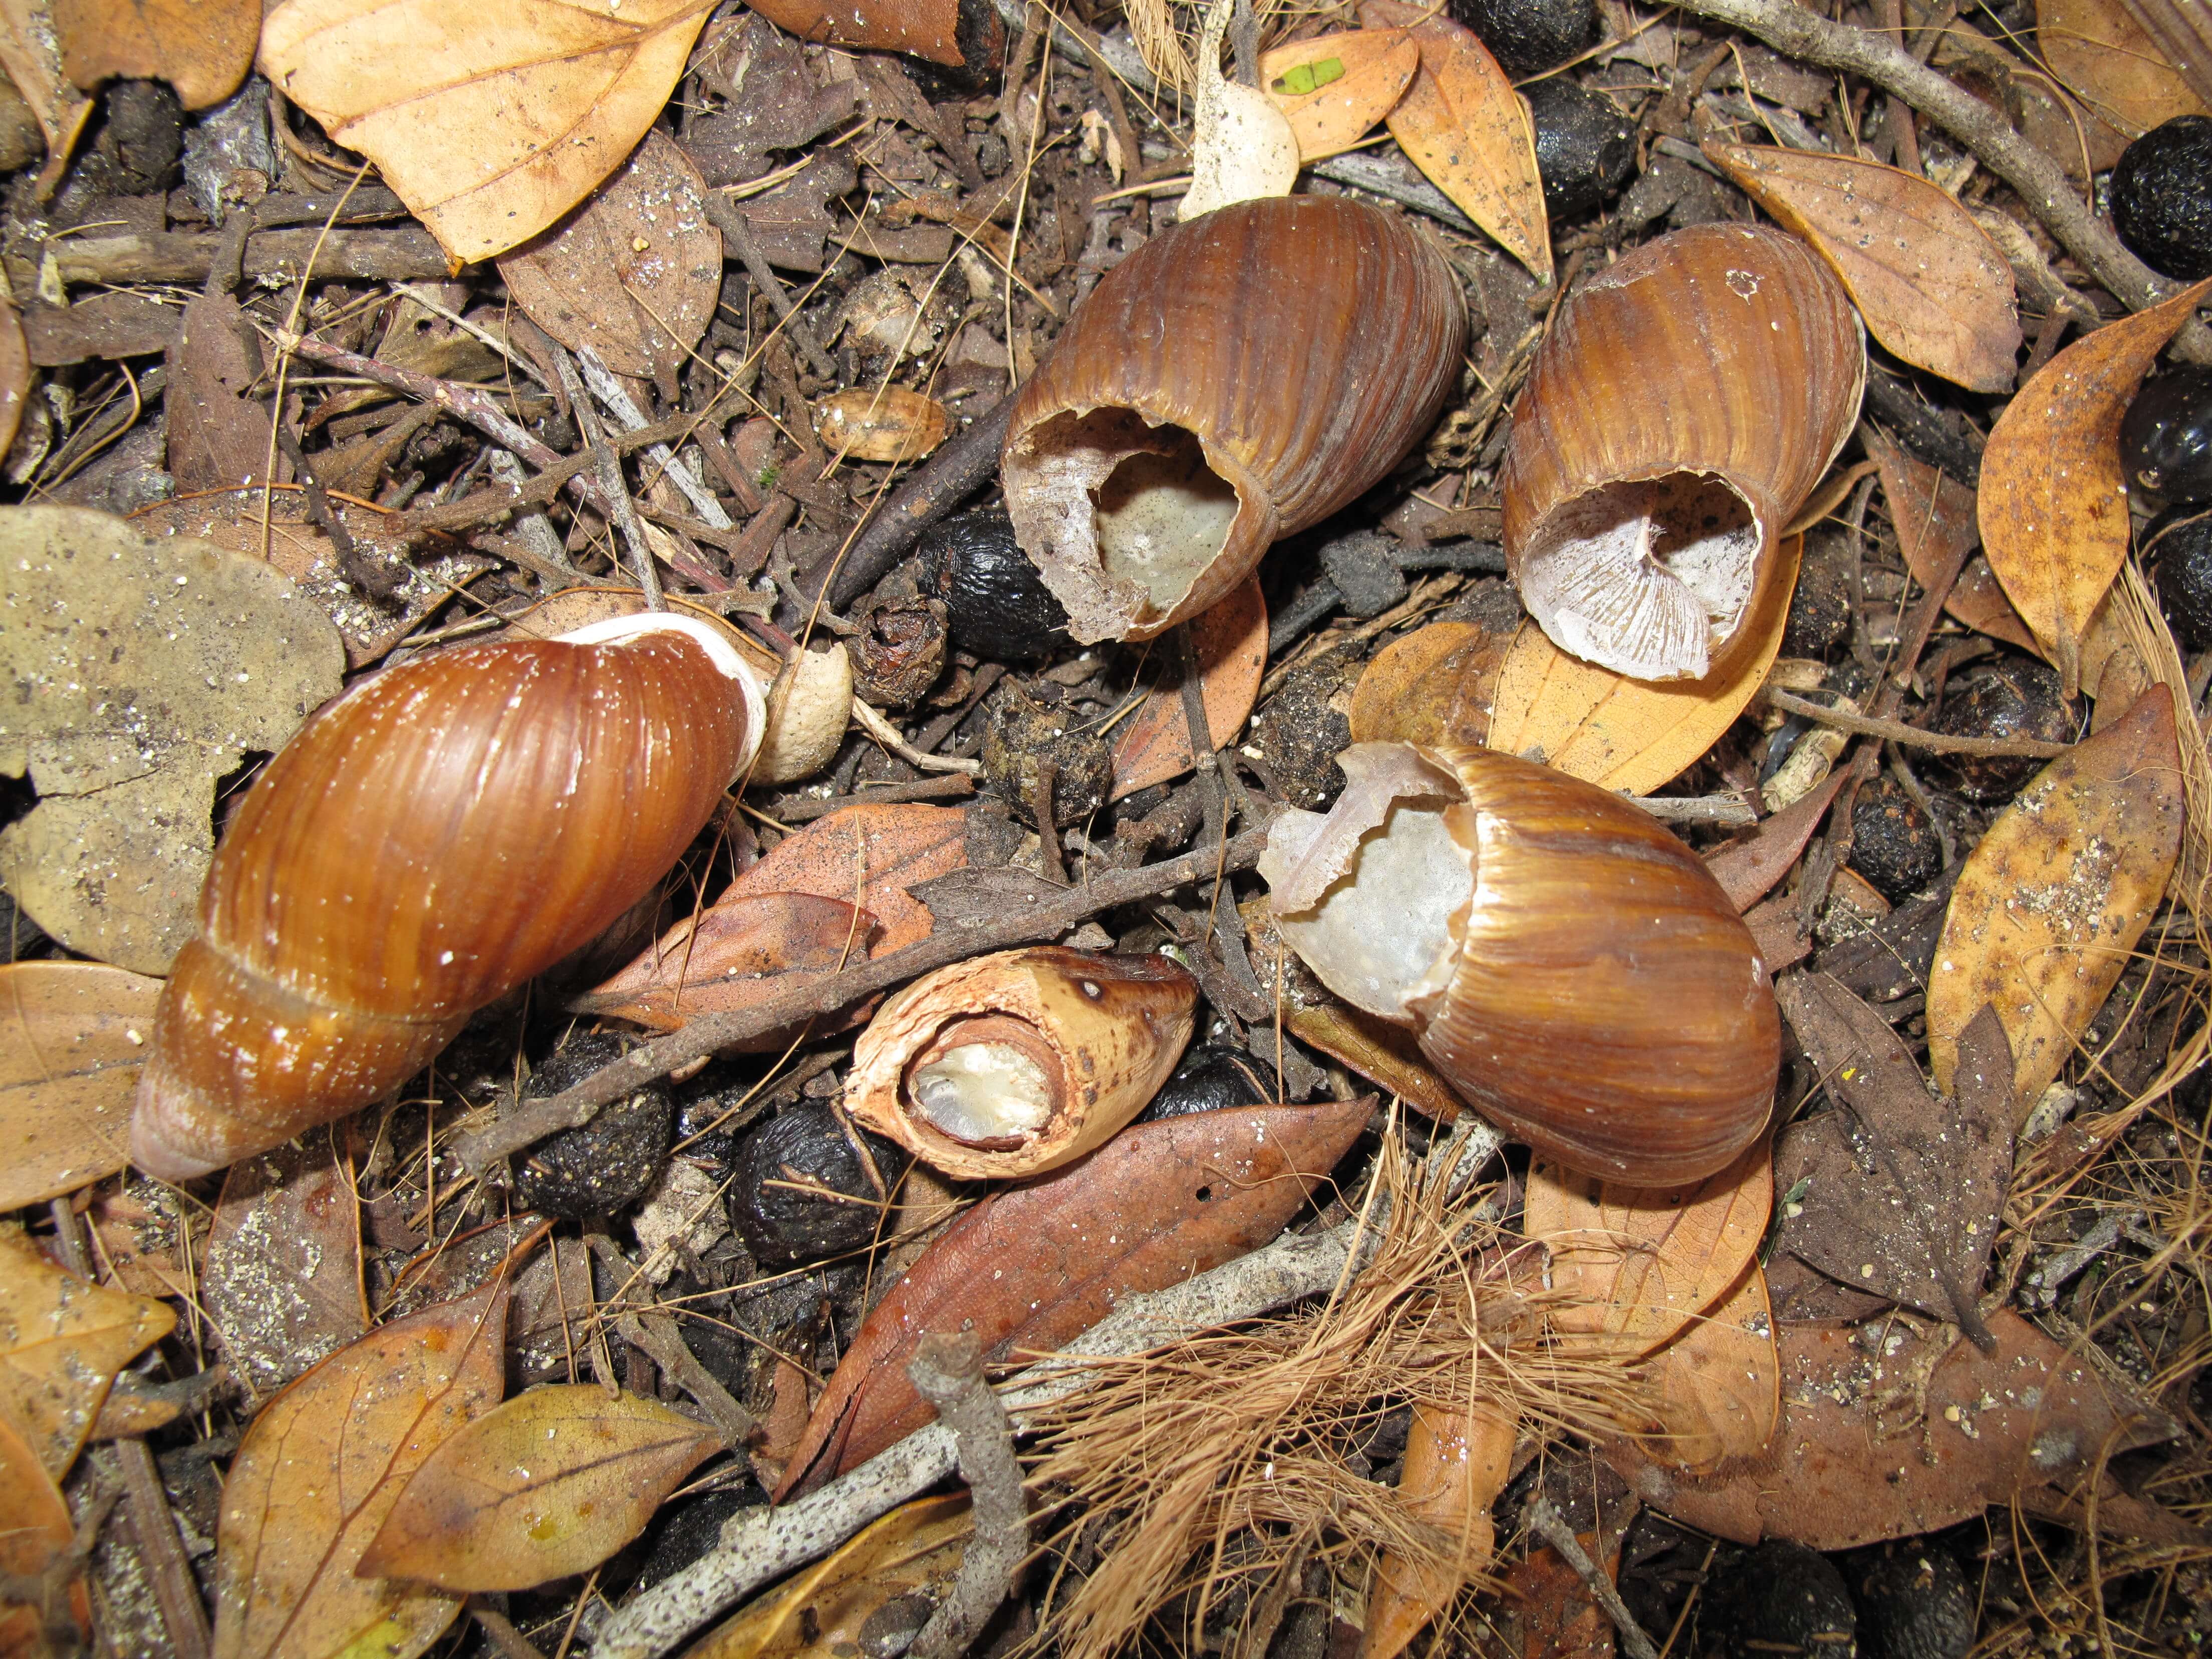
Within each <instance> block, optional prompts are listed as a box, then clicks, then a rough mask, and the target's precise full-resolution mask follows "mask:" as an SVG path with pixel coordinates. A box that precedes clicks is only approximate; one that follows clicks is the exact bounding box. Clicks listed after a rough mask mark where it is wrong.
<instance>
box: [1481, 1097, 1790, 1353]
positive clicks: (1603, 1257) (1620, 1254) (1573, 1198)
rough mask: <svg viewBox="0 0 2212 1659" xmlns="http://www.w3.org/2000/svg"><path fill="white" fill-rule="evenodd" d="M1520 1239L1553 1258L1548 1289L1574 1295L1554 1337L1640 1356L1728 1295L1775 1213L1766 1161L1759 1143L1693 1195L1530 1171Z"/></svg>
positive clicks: (1550, 1170)
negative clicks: (1537, 1241) (1574, 1300)
mask: <svg viewBox="0 0 2212 1659" xmlns="http://www.w3.org/2000/svg"><path fill="white" fill-rule="evenodd" d="M1524 1204H1525V1213H1524V1218H1523V1220H1522V1224H1521V1229H1522V1231H1523V1232H1524V1233H1526V1234H1527V1235H1528V1237H1530V1238H1534V1239H1540V1240H1541V1241H1542V1242H1543V1243H1544V1245H1545V1247H1546V1249H1547V1250H1548V1251H1549V1252H1550V1255H1551V1263H1552V1284H1553V1287H1554V1288H1556V1289H1558V1290H1561V1291H1565V1292H1567V1293H1568V1294H1569V1295H1571V1296H1575V1297H1582V1298H1583V1300H1582V1301H1580V1302H1579V1303H1572V1302H1571V1303H1568V1304H1565V1305H1563V1306H1561V1307H1560V1308H1559V1309H1558V1310H1555V1311H1554V1312H1553V1316H1552V1322H1553V1325H1554V1326H1555V1327H1556V1328H1558V1329H1559V1330H1560V1331H1563V1332H1565V1333H1568V1334H1571V1335H1572V1336H1577V1337H1585V1336H1586V1337H1591V1338H1596V1339H1600V1340H1599V1341H1598V1342H1597V1343H1595V1345H1585V1344H1581V1343H1577V1344H1576V1345H1575V1346H1578V1347H1579V1346H1598V1347H1599V1348H1600V1349H1601V1351H1603V1352H1615V1353H1619V1354H1620V1356H1621V1357H1622V1358H1642V1357H1643V1356H1644V1355H1645V1354H1648V1353H1650V1352H1651V1351H1652V1350H1653V1349H1655V1348H1658V1347H1660V1346H1663V1345H1664V1344H1666V1343H1668V1342H1670V1341H1672V1340H1674V1337H1675V1336H1676V1334H1678V1333H1680V1331H1681V1330H1682V1328H1683V1327H1684V1326H1685V1325H1686V1324H1687V1323H1688V1322H1690V1321H1691V1320H1692V1319H1693V1318H1695V1317H1696V1316H1698V1315H1699V1314H1702V1313H1704V1312H1705V1311H1706V1310H1708V1309H1711V1308H1712V1307H1713V1306H1714V1305H1715V1304H1717V1303H1718V1302H1719V1301H1720V1300H1721V1299H1722V1298H1723V1297H1725V1296H1727V1295H1728V1294H1729V1292H1730V1291H1732V1290H1734V1289H1735V1287H1736V1286H1737V1285H1738V1283H1739V1281H1740V1280H1741V1279H1742V1277H1743V1270H1744V1268H1745V1267H1747V1266H1748V1265H1750V1262H1751V1260H1752V1258H1753V1256H1754V1255H1757V1254H1758V1251H1759V1239H1760V1238H1761V1237H1763V1236H1764V1235H1765V1231H1766V1221H1767V1218H1768V1216H1769V1215H1770V1214H1771V1213H1772V1212H1773V1208H1774V1161H1773V1158H1772V1157H1771V1155H1770V1153H1769V1151H1768V1148H1767V1144H1766V1142H1765V1140H1764V1139H1761V1140H1759V1142H1758V1143H1757V1144H1755V1145H1754V1146H1751V1147H1750V1148H1748V1149H1747V1151H1746V1152H1744V1154H1743V1156H1742V1157H1741V1158H1738V1159H1737V1160H1736V1161H1735V1163H1734V1164H1730V1165H1729V1167H1728V1168H1727V1169H1725V1170H1722V1171H1721V1172H1720V1173H1719V1174H1718V1175H1717V1176H1711V1177H1710V1178H1708V1179H1707V1180H1705V1181H1703V1182H1699V1183H1698V1184H1697V1185H1696V1186H1693V1187H1645V1188H1632V1187H1619V1186H1614V1185H1613V1184H1611V1183H1609V1182H1602V1181H1600V1180H1598V1179H1596V1178H1595V1176H1584V1175H1577V1174H1576V1173H1574V1172H1573V1171H1572V1170H1561V1169H1557V1168H1554V1167H1553V1166H1552V1165H1550V1164H1535V1165H1533V1166H1532V1167H1531V1168H1530V1170H1529V1171H1528V1193H1527V1196H1526V1198H1525V1200H1524Z"/></svg>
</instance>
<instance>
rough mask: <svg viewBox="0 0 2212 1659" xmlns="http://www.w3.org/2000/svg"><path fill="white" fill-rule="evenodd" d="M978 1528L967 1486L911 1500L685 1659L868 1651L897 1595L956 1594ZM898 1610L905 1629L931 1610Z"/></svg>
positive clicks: (933, 1597) (935, 1598)
mask: <svg viewBox="0 0 2212 1659" xmlns="http://www.w3.org/2000/svg"><path fill="white" fill-rule="evenodd" d="M974 1533H975V1522H973V1521H971V1520H969V1516H968V1494H967V1493H966V1492H947V1493H945V1495H944V1496H942V1497H939V1498H919V1499H917V1500H916V1501H915V1502H914V1503H911V1504H903V1505H902V1506H901V1507H900V1508H898V1509H895V1510H892V1511H891V1512H890V1514H889V1515H886V1516H884V1517H883V1518H882V1519H881V1520H878V1521H876V1522H872V1523H871V1524H870V1525H869V1526H868V1527H866V1528H865V1529H863V1530H862V1531H860V1533H858V1534H855V1535H854V1537H853V1538H851V1539H850V1540H848V1541H847V1542H846V1543H845V1545H844V1546H843V1547H842V1548H840V1549H839V1550H837V1551H836V1553H834V1554H832V1555H830V1556H829V1557H827V1558H826V1559H823V1560H820V1561H817V1562H816V1563H814V1565H811V1566H810V1567H807V1568H805V1569H804V1570H803V1571H800V1572H799V1573H797V1574H796V1575H794V1576H793V1578H792V1579H791V1581H790V1582H789V1583H785V1584H782V1585H779V1586H778V1587H777V1588H776V1589H773V1590H771V1591H769V1593H768V1594H767V1595H763V1596H762V1597H761V1598H760V1600H758V1601H755V1602H754V1603H753V1604H752V1605H751V1606H750V1607H746V1608H745V1609H744V1610H743V1611H742V1612H740V1613H737V1614H736V1615H735V1616H734V1617H732V1618H731V1619H730V1620H727V1621H726V1622H725V1623H723V1624H721V1625H718V1626H715V1628H714V1629H713V1630H711V1631H709V1632H708V1633H707V1634H706V1635H705V1636H704V1637H702V1638H700V1640H699V1641H698V1642H697V1643H696V1644H694V1645H693V1646H692V1647H691V1648H690V1650H688V1651H687V1652H686V1653H685V1654H684V1659H798V1656H800V1655H802V1654H811V1655H834V1654H844V1653H865V1652H866V1651H867V1650H868V1643H869V1641H870V1640H872V1632H875V1631H877V1630H878V1629H879V1628H880V1627H881V1626H882V1625H883V1624H884V1623H886V1622H888V1620H878V1618H877V1617H876V1615H877V1614H878V1613H882V1612H883V1611H884V1609H885V1608H886V1607H888V1606H889V1605H890V1603H892V1602H895V1601H903V1600H904V1598H905V1597H908V1596H915V1597H916V1598H918V1599H919V1600H921V1601H926V1602H929V1603H935V1602H939V1601H943V1600H944V1599H945V1596H946V1595H949V1594H950V1593H951V1586H952V1580H953V1579H954V1578H955V1577H957V1575H958V1573H959V1571H960V1562H961V1559H962V1557H963V1556H964V1555H965V1554H966V1553H967V1549H968V1540H969V1537H970V1536H972V1535H973V1534H974ZM896 1616H897V1617H898V1618H899V1619H900V1620H902V1627H903V1626H904V1625H905V1624H910V1623H915V1622H918V1621H919V1620H920V1618H921V1617H922V1616H924V1615H923V1614H922V1613H921V1610H920V1609H915V1611H912V1612H909V1611H908V1610H906V1609H905V1608H903V1607H902V1608H901V1609H900V1610H899V1611H898V1613H897V1614H896Z"/></svg>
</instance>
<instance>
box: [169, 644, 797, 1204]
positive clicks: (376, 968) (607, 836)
mask: <svg viewBox="0 0 2212 1659" xmlns="http://www.w3.org/2000/svg"><path fill="white" fill-rule="evenodd" d="M762 716H763V700H762V696H761V688H760V686H759V684H758V682H757V679H756V678H754V675H753V671H751V670H750V668H749V667H747V666H746V665H744V663H743V661H742V659H740V658H739V657H738V654H737V653H736V652H735V651H734V650H732V647H731V646H730V643H729V641H728V640H727V639H726V637H725V636H724V635H720V633H719V632H718V631H717V630H716V629H714V626H713V625H712V624H711V623H706V622H704V621H702V620H699V619H697V618H694V617H684V616H669V615H666V614H665V613H653V614H650V615H644V616H634V617H617V618H615V619H613V620H611V621H610V622H606V623H594V624H593V625H592V626H591V627H589V628H586V629H579V630H578V631H577V632H576V633H574V634H571V635H566V636H564V637H563V638H561V639H557V640H511V641H499V642H495V643H492V644H487V645H478V646H469V647H461V648H459V649H456V650H453V651H448V652H446V653H441V654H440V655H437V656H433V657H426V658H422V659H417V660H416V661H413V662H410V663H406V664H404V665H401V666H398V667H396V668H390V669H386V671H383V672H381V673H379V674H376V675H374V676H373V677H371V678H368V679H365V680H363V681H362V682H361V683H360V684H357V685H356V686H355V687H354V688H353V689H352V690H349V691H348V692H347V693H346V694H345V695H344V696H341V697H339V698H338V699H337V700H336V701H335V702H331V703H330V704H328V705H327V706H326V707H325V708H323V709H322V710H321V712H319V714H316V716H315V717H314V718H313V720H310V721H309V722H308V724H307V726H305V727H303V728H302V729H301V732H299V734H298V735H297V736H295V738H293V739H292V741H291V742H290V743H289V744H286V745H285V747H284V749H283V751H282V752H281V753H279V754H278V755H277V757H276V759H274V760H273V761H271V762H270V763H269V766H268V768H267V769H266V770H265V771H264V772H263V773H262V775H261V776H260V777H259V778H258V780H256V781H255V783H254V785H253V787H252V790H251V791H249V792H248V793H247V795H246V799H245V802H244V803H243V804H242V805H240V808H239V811H238V814H237V817H236V818H235V819H234V821H233V823H232V824H231V826H230V829H229V831H228V834H226V835H225V836H224V837H223V840H222V845H221V846H220V847H219V848H216V855H215V861H214V865H213V866H212V868H211V869H210V871H209V873H208V878H207V883H206V885H205V886H204V888H203V889H202V890H201V894H200V913H199V921H200V931H199V936H198V937H197V939H193V940H192V941H191V943H190V944H188V945H185V948H184V951H182V952H181V953H180V954H179V956H178V957H177V961H176V965H175V967H174V969H173V970H172V972H171V975H170V978H169V981H168V983H167V986H166V987H164V988H163V990H162V994H161V1003H160V1006H159V1008H158V1010H157V1012H156V1013H155V1029H154V1042H153V1048H152V1052H151V1054H150V1055H149V1059H148V1060H147V1063H146V1066H145V1070H144V1072H143V1073H142V1074H141V1077H140V1079H139V1084H138V1093H137V1103H136V1108H135V1110H134V1113H133V1115H132V1118H131V1158H132V1161H133V1162H135V1163H136V1164H138V1165H139V1167H140V1168H142V1169H143V1170H146V1171H147V1173H149V1174H150V1175H154V1176H160V1177H161V1178H162V1179H165V1180H169V1181H181V1180H185V1179H187V1178H189V1177H191V1176H197V1175H204V1174H205V1173H207V1172H208V1171H209V1170H216V1169H220V1168H222V1166H223V1165H224V1164H230V1163H233V1162H234V1161H236V1160H237V1159H239V1158H245V1157H246V1156H249V1155H250V1154H252V1153H254V1152H260V1151H264V1150H265V1149H266V1148H268V1147H270V1146H277V1145H279V1144H281V1143H282V1142H283V1141H285V1140H288V1139H291V1137H293V1136H294V1135H296V1134H298V1133H301V1131H302V1130H304V1129H307V1128H311V1127H313V1126H314V1125H316V1124H318V1123H327V1122H330V1121H333V1120H335V1119H337V1118H341V1117H343V1116H345V1115H347V1114H349V1113H350V1112H353V1111H356V1110H357V1109H360V1108H361V1107H362V1106H365V1105H368V1103H370V1102H372V1101H374V1100H375V1099H377V1098H378V1097H380V1096H381V1095H383V1094H385V1093H386V1091H389V1090H391V1089H392V1088H394V1087H396V1086H397V1085H399V1084H401V1083H403V1082H404V1081H405V1080H406V1079H408V1078H409V1077H410V1076H411V1075H412V1074H413V1073H415V1072H416V1071H417V1070H419V1069H420V1068H421V1067H422V1066H423V1065H424V1064H426V1063H427V1062H428V1060H430V1059H431V1058H432V1056H434V1055H435V1054H437V1053H438V1051H439V1050H440V1049H441V1048H444V1047H445V1046H446V1044H447V1042H451V1041H452V1040H453V1037H454V1036H455V1035H456V1034H457V1033H458V1032H459V1030H460V1029H461V1027H462V1026H463V1025H464V1024H466V1023H467V1021H468V1018H469V1016H470V1015H471V1014H472V1013H473V1012H476V1011H477V1009H478V1008H481V1007H483V1006H484V1005H485V1004H487V1003H489V1002H491V1001H493V1000H495V999H496V998H497V997H499V996H500V995H501V994H503V993H505V992H507V991H508V990H510V989H512V988H513V987H515V986H517V985H520V984H521V983H522V982H523V981H526V980H528V979H530V978H532V976H533V975H537V974H539V973H542V972H543V971H544V969H547V968H550V967H551V966H552V965H553V964H554V963H556V962H558V961H559V960H560V959H561V958H562V957H564V956H566V955H568V953H569V952H570V951H574V950H575V949H576V948H577V947H578V946H580V945H583V944H585V943H586V942H587V941H588V940H590V939H592V937H593V936H594V935H595V934H597V933H599V932H600V931H601V930H603V929H604V928H605V927H607V926H608V925H609V924H611V922H613V921H615V919H616V918H617V917H618V916H620V915H622V913H623V911H624V910H626V909H628V908H629V907H630V906H631V905H632V904H634V903H635V902H636V901H637V900H638V899H639V898H640V897H641V896H643V895H644V893H645V892H646V891H647V889H648V888H650V887H651V886H652V884H653V883H654V882H655V881H657V880H659V878H660V877H661V876H662V875H663V874H664V873H665V872H666V871H667V869H668V867H669V866H670V865H671V864H672V863H673V862H674V861H675V860H676V858H677V857H678V854H681V853H682V852H683V850H684V848H685V847H686V846H687V845H688V844H689V843H690V840H691V838H692V836H695V835H696V834H697V833H698V831H699V829H700V828H701V826H702V825H703V824H704V823H706V821H707V817H708V814H709V813H710V812H711V811H713V809H714V803H715V801H716V800H717V799H720V796H721V793H722V792H723V790H724V789H726V787H728V786H729V783H730V781H731V780H732V778H733V777H734V776H735V775H737V774H738V772H739V771H740V770H741V769H743V767H744V763H745V762H746V761H747V760H748V759H750V756H751V753H752V750H753V749H754V748H755V747H756V746H757V744H758V743H759V740H760V732H761V727H762V723H763V721H762Z"/></svg>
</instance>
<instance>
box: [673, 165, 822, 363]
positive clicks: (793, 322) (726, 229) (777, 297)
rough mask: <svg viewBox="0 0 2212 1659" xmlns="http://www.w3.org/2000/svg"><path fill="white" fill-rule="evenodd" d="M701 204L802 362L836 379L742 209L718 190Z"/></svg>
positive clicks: (812, 332) (709, 193) (710, 192)
mask: <svg viewBox="0 0 2212 1659" xmlns="http://www.w3.org/2000/svg"><path fill="white" fill-rule="evenodd" d="M705 206H706V209H707V216H708V218H709V219H711V220H713V221H714V227H715V228H716V229H718V230H720V232H721V233H722V234H723V235H724V236H726V238H728V239H729V243H730V246H732V247H733V248H735V249H736V250H737V254H738V260H739V261H740V262H741V263H742V264H744V268H745V275H747V276H750V277H751V278H752V279H753V286H754V287H755V288H757V289H759V290H760V291H761V292H762V293H763V294H765V295H767V296H768V302H769V307H771V308H772V309H773V310H774V311H775V314H776V316H777V317H778V318H780V319H782V322H783V331H784V332H785V333H786V334H787V335H789V336H790V337H791V340H792V343H793V344H794V345H796V346H797V347H798V348H799V350H800V351H802V352H804V353H805V356H806V366H807V367H808V368H811V369H812V370H813V371H814V372H815V373H816V374H818V375H820V376H821V377H822V378H823V380H836V378H837V365H836V363H834V362H830V360H829V353H828V352H826V351H824V350H823V349H822V343H821V342H820V341H819V340H817V339H816V338H815V337H814V331H813V330H812V329H811V328H809V327H807V325H806V319H805V318H804V317H802V316H800V315H799V307H798V306H797V305H796V304H795V303H793V300H792V297H791V293H790V290H789V289H786V288H785V287H784V285H783V279H782V278H781V276H777V275H776V274H775V270H774V269H773V268H772V267H771V266H770V265H769V261H768V254H767V252H765V251H764V250H763V248H762V246H761V245H760V238H759V237H757V236H756V235H754V234H753V222H752V221H751V220H750V219H748V218H746V217H745V210H744V209H743V208H741V207H739V206H738V204H736V203H735V202H732V201H731V200H730V199H729V198H728V197H726V196H724V195H722V194H721V193H720V192H719V191H711V190H710V191H708V192H707V196H706V202H705Z"/></svg>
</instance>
